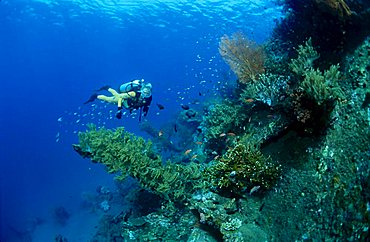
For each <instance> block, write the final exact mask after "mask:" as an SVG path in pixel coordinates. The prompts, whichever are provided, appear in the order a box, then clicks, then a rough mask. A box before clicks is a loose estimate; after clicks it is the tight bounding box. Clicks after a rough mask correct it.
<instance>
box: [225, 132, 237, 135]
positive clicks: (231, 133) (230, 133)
mask: <svg viewBox="0 0 370 242" xmlns="http://www.w3.org/2000/svg"><path fill="white" fill-rule="evenodd" d="M227 135H228V136H236V134H235V133H233V132H229V133H227Z"/></svg>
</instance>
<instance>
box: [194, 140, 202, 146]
mask: <svg viewBox="0 0 370 242" xmlns="http://www.w3.org/2000/svg"><path fill="white" fill-rule="evenodd" d="M195 143H196V144H197V145H201V144H203V142H202V141H197V142H195Z"/></svg>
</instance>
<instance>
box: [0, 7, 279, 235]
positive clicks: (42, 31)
mask: <svg viewBox="0 0 370 242" xmlns="http://www.w3.org/2000/svg"><path fill="white" fill-rule="evenodd" d="M270 2H271V1H266V2H264V1H252V0H250V1H245V0H235V1H222V0H205V1H191V0H189V1H185V0H183V1H177V0H165V1H150V0H140V1H138V0H128V1H123V0H122V1H119V0H115V1H108V0H106V1H85V0H81V1H67V0H65V1H46V0H45V1H36V0H24V1H22V0H13V1H4V0H3V1H0V80H1V82H0V83H1V91H2V93H1V95H0V99H1V100H0V110H1V118H0V124H1V125H0V142H1V144H0V153H1V156H0V160H1V168H0V172H1V177H0V182H1V191H0V192H1V193H0V196H1V200H0V201H1V204H0V209H1V210H0V212H1V232H0V234H1V241H12V240H13V241H18V240H17V237H16V236H15V235H14V233H15V231H18V232H22V231H26V230H27V229H29V228H27V226H29V225H28V223H29V220H32V219H34V218H42V219H45V220H46V221H47V220H48V216H50V211H51V210H52V209H53V208H54V207H56V206H65V207H66V208H68V209H69V210H71V211H74V210H77V209H78V206H79V204H80V202H81V193H83V192H84V191H89V190H94V189H95V187H96V186H98V185H106V184H111V183H112V176H110V175H107V174H106V173H105V171H104V168H103V167H101V166H98V165H94V164H92V163H91V162H90V161H88V160H83V159H82V158H81V157H80V156H79V155H77V154H76V153H75V152H74V151H73V149H72V147H71V144H73V143H76V142H77V134H76V132H78V131H79V130H84V129H85V126H84V125H85V124H86V123H89V122H93V123H96V124H97V125H98V126H105V127H109V128H114V127H117V126H124V127H125V128H126V129H127V130H129V131H130V132H134V133H136V134H139V135H143V134H142V132H141V131H140V130H139V128H138V118H137V116H129V115H126V116H125V117H124V118H123V119H122V120H116V119H115V118H114V116H113V118H112V115H110V113H109V110H115V107H114V106H108V107H106V106H105V105H104V104H101V103H96V105H97V106H95V107H93V106H91V105H83V104H82V103H83V102H84V101H86V99H87V98H88V97H89V96H90V94H91V93H92V92H93V90H94V89H96V88H99V87H100V86H103V85H106V84H109V85H112V86H118V85H119V84H121V83H122V82H126V81H129V80H131V79H137V78H138V79H141V78H143V79H145V80H146V81H147V82H151V83H152V84H153V92H154V93H153V103H152V106H151V108H150V110H149V114H148V116H147V118H146V119H147V120H148V122H150V123H151V124H152V125H153V126H155V127H160V125H161V124H163V123H164V122H166V120H168V119H170V118H172V117H173V116H174V115H175V114H176V113H177V112H179V111H180V105H181V104H187V103H191V102H193V101H194V100H197V101H204V100H205V99H207V98H212V97H213V96H215V95H216V96H217V95H219V93H220V89H222V88H224V87H225V86H227V85H229V84H230V85H232V83H229V82H230V81H232V80H234V79H235V77H234V76H233V74H232V73H231V72H230V70H229V68H228V66H227V65H226V64H225V63H224V62H223V61H222V60H221V58H220V56H219V54H218V49H217V48H218V43H219V40H220V37H221V36H223V35H224V34H228V35H231V34H232V33H234V32H236V31H242V32H244V33H245V34H246V35H248V36H249V37H250V38H251V39H253V40H255V41H256V42H258V43H263V42H264V41H266V40H267V39H268V38H269V36H270V34H271V31H272V29H273V27H274V26H275V23H276V21H277V20H278V19H279V18H280V17H281V13H280V11H281V9H280V8H279V7H276V6H274V5H272V4H271V3H270ZM199 92H200V93H202V95H201V96H199ZM157 103H160V104H163V105H164V106H165V109H164V110H161V111H160V110H158V108H157V106H156V104H157ZM58 119H59V121H58ZM144 135H145V134H144ZM80 232H84V231H80ZM50 233H51V234H52V235H54V234H57V233H58V231H57V230H55V231H51V232H50ZM52 240H53V237H52V238H50V241H52Z"/></svg>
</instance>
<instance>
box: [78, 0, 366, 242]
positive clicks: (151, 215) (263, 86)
mask: <svg viewBox="0 0 370 242" xmlns="http://www.w3.org/2000/svg"><path fill="white" fill-rule="evenodd" d="M304 3H305V4H299V5H298V4H296V1H291V0H289V1H285V4H286V6H291V7H292V8H291V10H290V11H291V15H289V16H290V17H287V19H288V20H283V21H282V23H281V25H280V26H279V28H278V29H277V30H276V31H277V32H276V33H275V36H274V37H275V38H276V39H275V40H272V41H270V42H269V43H268V45H267V46H264V49H265V50H267V52H265V51H263V50H262V47H259V46H256V45H255V44H254V43H251V41H250V40H248V39H247V38H245V37H244V36H243V35H242V34H241V33H237V34H235V35H233V36H232V37H231V38H230V37H228V36H224V37H223V38H222V40H221V43H220V47H219V48H220V49H219V51H220V54H221V55H222V56H223V57H224V58H225V61H226V62H227V63H228V64H229V65H230V68H231V69H232V70H233V71H234V72H235V73H236V74H237V75H238V78H239V83H238V86H237V89H238V90H235V92H233V95H231V96H230V97H228V98H224V99H222V100H216V101H215V102H214V103H212V104H210V105H207V108H205V110H204V111H199V110H191V112H189V110H184V111H183V112H182V113H180V115H179V117H178V119H176V121H175V123H173V122H172V123H170V124H169V125H168V127H165V128H163V130H162V131H163V133H161V136H160V137H163V139H166V141H167V142H168V140H170V139H171V138H173V137H175V134H174V132H176V133H177V132H178V133H177V134H179V133H180V134H181V138H178V142H180V143H181V144H184V145H183V146H181V145H178V146H176V147H175V148H173V147H172V148H171V147H167V146H168V143H166V142H165V141H162V140H160V137H158V135H157V134H158V131H157V130H155V129H154V128H153V127H151V126H148V125H147V126H146V127H144V128H145V129H146V131H147V132H148V134H151V136H152V138H155V139H156V141H155V146H157V147H155V148H154V147H153V145H152V143H151V141H146V140H144V139H143V138H140V137H136V136H135V135H133V134H130V133H128V132H126V131H125V130H124V129H123V128H117V129H116V130H106V129H99V130H97V129H96V128H95V126H93V125H90V126H89V130H87V131H86V132H81V133H79V144H78V145H74V148H75V150H76V151H77V152H78V153H79V154H80V155H81V156H82V157H85V158H90V159H91V160H92V161H93V162H97V163H101V164H103V165H105V166H106V167H107V170H108V172H110V173H117V179H119V180H123V179H125V178H126V177H128V176H130V177H133V178H134V179H136V180H137V182H138V184H139V185H140V187H141V188H142V189H137V190H133V191H132V192H133V193H134V194H135V195H134V196H133V197H135V196H143V197H145V198H144V199H143V200H145V201H148V202H147V203H143V204H145V205H143V207H146V208H147V209H143V211H144V210H145V212H142V213H140V212H138V211H134V209H131V210H128V211H122V212H121V213H120V214H119V215H117V216H111V215H107V216H104V217H103V219H102V221H101V224H100V226H99V230H98V232H97V234H96V236H95V238H96V240H93V241H102V240H108V241H109V240H116V241H120V240H125V241H130V240H131V241H147V240H165V241H167V240H168V241H171V240H176V241H336V240H346V241H347V240H348V241H366V240H367V239H368V233H369V232H368V231H369V207H370V204H369V199H370V190H369V187H370V182H369V181H370V178H369V174H370V165H369V160H370V152H369V147H370V146H369V144H370V128H369V126H370V107H369V105H370V90H369V86H368V85H369V76H370V74H369V73H370V62H369V58H370V48H369V46H370V41H369V39H368V38H367V39H366V40H365V41H364V42H363V43H362V44H361V45H359V46H356V49H355V50H354V51H353V53H352V54H351V55H347V56H346V57H345V58H344V53H348V52H347V51H348V48H349V46H350V44H355V43H358V42H357V41H359V39H361V38H362V37H363V36H360V38H359V39H356V40H354V41H352V40H349V39H348V37H347V34H348V33H343V34H340V33H341V32H342V31H344V30H346V31H347V30H348V28H350V27H361V26H362V25H360V24H359V23H358V22H357V21H358V18H359V17H360V16H359V15H355V14H354V12H355V11H356V12H358V13H359V14H360V15H361V17H364V16H368V13H367V12H366V11H362V12H359V7H358V5H359V6H364V5H366V3H362V2H361V3H358V5H356V4H354V1H346V2H345V1H336V2H335V1H318V0H310V1H308V0H304ZM323 5H325V6H323ZM369 7H370V6H369ZM324 8H328V9H329V10H330V11H332V10H333V11H335V12H326V11H329V10H328V9H324ZM304 10H307V11H306V12H305V11H304ZM314 10H320V11H318V12H317V13H316V12H314ZM368 12H369V11H368ZM310 15H311V16H310ZM302 18H304V19H303V20H302ZM309 18H310V19H311V20H312V21H313V22H314V23H315V24H317V23H321V22H320V21H321V20H323V22H322V23H323V25H324V26H323V27H322V28H321V27H319V26H311V27H310V26H308V29H305V26H306V24H307V23H308V22H309V20H308V19H309ZM292 19H295V20H297V19H300V20H302V21H301V22H300V24H301V25H302V26H300V28H302V30H298V28H297V25H296V24H294V25H293V28H292V29H291V31H290V32H286V33H284V34H285V35H283V33H282V32H281V30H282V29H283V25H284V24H287V26H285V27H289V24H292V23H291V20H292ZM349 20H351V21H352V22H351V21H349ZM331 21H332V22H331ZM338 21H339V22H338ZM367 21H368V20H367ZM328 22H329V24H328ZM364 22H366V21H364ZM333 23H335V24H338V23H341V24H340V26H336V28H333V30H331V29H330V28H332V27H333ZM295 30H297V33H294V31H295ZM311 30H313V31H312V32H311V33H310V31H311ZM325 31H328V33H326V32H325ZM338 31H339V32H338ZM299 33H303V35H302V36H294V35H297V34H299ZM308 33H310V34H312V39H310V38H309V37H310V36H311V35H308ZM320 33H322V36H318V35H319V34H320ZM364 33H368V32H367V31H364ZM336 36H340V37H341V38H339V39H338V40H332V39H333V38H334V37H336ZM325 38H327V39H325ZM307 39H308V40H307ZM288 40H290V42H288ZM303 40H307V41H306V42H304V41H303ZM340 41H343V43H342V42H340ZM288 43H289V46H285V45H287V44H288ZM302 43H304V44H302ZM329 43H330V44H332V45H334V46H330V47H329V46H328V44H329ZM299 44H300V45H299ZM272 45H273V46H272ZM298 45H299V46H298ZM284 46H285V47H287V48H288V47H289V48H290V49H289V50H287V49H285V48H282V49H280V50H279V51H275V50H274V49H279V47H284ZM314 46H315V48H314ZM294 47H297V51H296V52H295V51H294V52H293V51H290V50H293V49H294ZM345 47H346V48H345ZM282 50H284V51H282ZM338 53H339V54H338ZM331 56H334V57H331ZM291 57H294V58H291ZM288 58H290V59H291V61H287V60H288ZM254 61H255V62H254ZM265 61H267V65H266V63H265ZM252 62H253V63H252ZM274 63H277V65H276V66H274ZM246 84H248V85H246ZM241 90H242V91H241ZM204 106H206V105H204ZM174 125H176V131H170V130H173V127H174ZM329 127H330V128H329ZM171 132H172V133H171ZM188 146H190V147H189V148H187V150H186V151H185V150H184V148H185V147H188ZM177 148H178V149H177ZM169 149H170V150H171V152H173V157H177V158H174V160H175V161H176V162H174V161H173V160H172V158H171V161H167V162H164V161H163V159H162V158H161V154H160V152H161V151H162V150H166V151H167V150H169ZM193 150H194V151H193ZM190 154H191V155H192V157H197V156H202V158H201V159H195V158H194V159H192V158H186V159H184V157H187V156H190ZM100 191H102V190H100ZM143 191H145V192H143ZM124 192H125V191H122V193H124ZM126 192H127V191H126ZM149 192H150V193H149ZM144 193H145V194H144ZM148 194H151V195H152V196H154V197H151V196H150V195H148ZM153 194H154V195H153ZM134 200H135V199H134ZM103 201H104V200H103ZM154 201H155V202H154ZM135 204H138V201H137V200H135ZM112 206H113V205H112ZM136 207H140V206H139V205H137V206H136Z"/></svg>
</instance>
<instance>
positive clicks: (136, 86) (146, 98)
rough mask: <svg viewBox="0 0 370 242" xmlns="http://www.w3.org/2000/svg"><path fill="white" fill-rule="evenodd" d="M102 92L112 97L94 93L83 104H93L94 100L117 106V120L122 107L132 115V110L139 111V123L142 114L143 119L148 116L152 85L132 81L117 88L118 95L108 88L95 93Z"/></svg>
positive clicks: (120, 114)
mask: <svg viewBox="0 0 370 242" xmlns="http://www.w3.org/2000/svg"><path fill="white" fill-rule="evenodd" d="M103 90H106V91H108V92H110V93H111V94H112V96H105V95H98V94H97V93H94V94H93V95H91V97H90V98H89V100H87V101H86V102H85V103H84V104H87V103H90V102H93V101H95V100H96V99H99V100H103V101H105V102H109V103H114V104H117V107H118V110H117V113H116V117H117V118H118V119H121V118H122V109H123V107H124V108H126V109H128V110H129V111H130V113H132V111H133V110H136V109H139V110H140V116H139V121H141V115H142V113H143V114H144V117H145V116H146V115H147V114H148V111H149V106H150V104H151V102H152V84H150V83H144V79H141V80H132V81H130V82H128V83H124V84H122V85H121V86H120V87H119V93H118V92H117V91H116V90H114V89H113V88H111V87H110V86H104V87H101V88H99V89H98V90H96V91H97V92H99V91H103Z"/></svg>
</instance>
